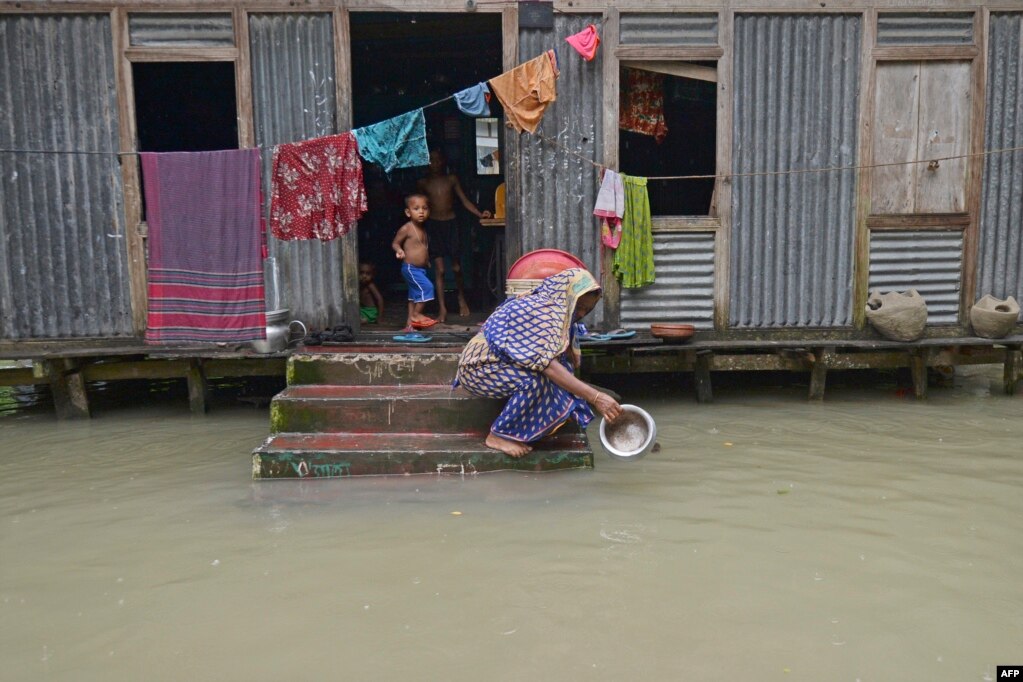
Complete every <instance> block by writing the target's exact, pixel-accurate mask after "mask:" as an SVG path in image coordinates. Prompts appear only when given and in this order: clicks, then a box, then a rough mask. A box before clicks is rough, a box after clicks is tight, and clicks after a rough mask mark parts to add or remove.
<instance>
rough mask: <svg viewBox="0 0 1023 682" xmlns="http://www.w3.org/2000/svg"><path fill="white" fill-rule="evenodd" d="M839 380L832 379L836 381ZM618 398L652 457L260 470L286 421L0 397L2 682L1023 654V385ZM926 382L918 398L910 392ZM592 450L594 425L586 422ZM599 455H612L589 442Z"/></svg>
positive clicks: (588, 671) (813, 670) (892, 669)
mask: <svg viewBox="0 0 1023 682" xmlns="http://www.w3.org/2000/svg"><path fill="white" fill-rule="evenodd" d="M829 380H830V377H829ZM754 381H756V382H757V383H756V384H755V385H752V386H750V385H744V382H743V381H742V380H736V381H733V382H731V383H730V384H729V385H727V386H723V387H721V388H718V389H717V392H716V395H715V399H716V402H715V403H713V404H710V405H698V404H696V403H695V401H694V400H693V399H692V392H691V390H688V389H687V390H686V391H685V392H683V393H681V394H679V393H673V392H672V391H671V390H670V387H669V386H667V385H666V384H669V383H670V381H667V380H662V381H661V383H660V384H659V385H658V386H654V387H651V386H650V385H649V383H648V380H644V381H641V382H637V383H636V384H634V385H632V386H629V385H624V386H620V387H616V388H619V390H620V391H621V392H622V393H623V394H624V395H625V398H626V399H628V401H629V402H635V403H638V404H640V405H642V406H644V407H645V408H647V409H648V411H649V412H651V414H653V416H654V418H655V419H656V421H657V424H658V429H659V435H658V441H659V442H660V444H661V449H660V451H659V452H657V453H654V454H650V455H648V456H647V457H646V458H645V459H643V460H640V461H638V462H619V461H614V460H611V459H610V458H608V457H607V456H606V455H605V454H603V453H602V452H598V453H597V456H596V464H597V466H596V468H595V469H594V470H592V471H581V472H580V471H574V472H559V473H551V474H540V475H534V474H530V475H525V474H514V473H503V474H484V475H480V476H476V477H466V478H458V477H448V478H436V477H430V476H424V477H411V478H397V479H395V478H388V479H363V480H329V481H302V482H299V481H276V482H258V483H257V482H253V481H252V480H251V478H250V476H251V468H250V457H249V453H250V451H251V449H252V448H253V447H254V446H255V445H257V444H258V443H259V442H260V441H262V439H263V438H264V437H265V436H266V434H267V428H268V413H267V410H266V409H265V407H264V408H255V407H253V406H251V405H248V404H245V403H240V402H238V401H236V400H235V401H232V400H223V401H221V403H220V404H217V405H215V406H214V410H213V412H212V413H211V414H210V415H208V416H206V417H193V416H191V415H190V414H189V412H188V404H187V400H186V399H185V398H184V396H183V394H181V393H179V394H178V395H170V394H167V395H161V394H159V393H150V394H148V395H147V397H146V398H145V399H144V400H140V399H138V398H137V397H135V398H131V399H124V400H120V402H118V400H116V399H115V398H116V391H114V390H113V389H110V391H109V395H108V396H107V403H106V404H103V405H100V404H97V407H96V410H95V412H96V414H95V416H94V418H93V419H92V420H90V421H84V422H73V423H68V422H57V421H56V420H55V418H54V417H53V415H52V412H51V411H50V409H49V408H48V407H47V406H45V405H36V406H32V405H31V402H32V401H31V400H25V399H24V397H22V402H17V401H13V400H12V399H11V398H10V395H9V394H8V397H7V399H6V400H5V401H3V402H5V403H6V404H7V407H6V409H0V449H2V459H0V462H2V465H3V466H2V477H0V679H5V680H75V681H81V680H322V679H347V680H442V679H443V680H467V681H468V680H472V681H478V680H727V679H749V680H786V681H788V680H814V681H820V680H827V681H832V680H848V681H849V682H854V681H855V680H860V681H862V682H873V681H878V680H881V681H887V680H898V681H900V682H901V681H907V680H908V681H914V680H920V681H928V682H930V681H933V680H948V681H955V682H958V681H961V680H994V679H996V678H995V666H997V665H1000V664H1001V665H1005V664H1019V663H1023V577H1021V576H1023V494H1021V492H1023V396H1020V395H1017V396H1015V397H1007V396H1005V395H1003V394H1002V393H1001V374H1000V369H997V368H996V369H992V368H966V369H960V371H959V374H958V375H957V377H956V379H955V385H954V387H951V388H942V389H932V391H931V394H930V397H929V398H928V400H926V401H915V400H913V399H912V397H909V396H907V391H906V390H905V387H904V385H900V383H899V381H904V380H903V379H898V380H896V379H894V378H893V379H891V380H890V381H889V380H887V379H886V378H885V377H881V378H880V379H879V380H878V381H879V382H880V383H874V382H875V380H874V379H871V381H870V382H868V383H870V385H864V386H857V385H855V384H854V383H848V384H846V385H840V386H836V387H831V386H829V391H828V397H827V400H826V401H825V402H824V403H820V404H812V403H808V402H807V401H806V400H805V390H806V386H805V383H803V384H798V383H793V380H792V379H791V378H786V379H784V380H779V381H777V382H773V381H772V380H769V379H768V380H755V379H753V380H751V381H750V383H753V382H754ZM909 393H910V395H911V392H909ZM591 437H592V432H591ZM597 447H599V445H598V446H597Z"/></svg>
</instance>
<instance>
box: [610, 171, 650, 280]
mask: <svg viewBox="0 0 1023 682" xmlns="http://www.w3.org/2000/svg"><path fill="white" fill-rule="evenodd" d="M621 177H622V184H623V185H624V187H625V215H624V216H622V241H621V243H620V244H618V248H617V249H615V259H614V263H613V264H612V265H611V272H613V273H614V274H615V277H617V278H618V280H619V281H620V282H621V283H622V286H623V287H625V288H626V289H635V288H637V287H645V286H646V285H648V284H653V283H654V233H653V221H652V220H651V218H650V197H649V196H648V195H647V191H646V178H637V177H633V176H631V175H625V174H624V173H622V174H621Z"/></svg>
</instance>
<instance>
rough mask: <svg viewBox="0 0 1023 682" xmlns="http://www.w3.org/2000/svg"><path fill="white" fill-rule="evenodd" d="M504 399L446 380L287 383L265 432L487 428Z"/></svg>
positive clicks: (476, 431)
mask: <svg viewBox="0 0 1023 682" xmlns="http://www.w3.org/2000/svg"><path fill="white" fill-rule="evenodd" d="M504 403H505V401H504V400H491V399H487V398H477V397H475V396H471V395H469V394H468V393H466V392H465V391H463V390H461V389H456V390H453V389H452V388H451V387H450V386H448V385H443V386H437V385H412V386H325V385H309V386H303V385H299V386H289V387H288V388H286V389H285V390H284V391H282V392H281V393H278V394H277V395H276V396H275V397H274V399H273V402H272V403H271V404H270V433H343V432H347V433H409V432H411V433H472V434H486V433H487V432H488V431H489V430H490V424H491V423H492V422H493V421H494V419H495V418H496V417H497V415H498V414H499V413H500V412H501V409H502V408H503V407H504Z"/></svg>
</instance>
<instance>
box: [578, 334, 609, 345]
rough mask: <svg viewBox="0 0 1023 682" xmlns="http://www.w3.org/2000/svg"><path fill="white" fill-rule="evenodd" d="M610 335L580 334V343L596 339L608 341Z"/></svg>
mask: <svg viewBox="0 0 1023 682" xmlns="http://www.w3.org/2000/svg"><path fill="white" fill-rule="evenodd" d="M610 340H611V337H610V336H609V335H607V334H587V335H586V336H580V337H579V342H580V343H587V342H597V341H610Z"/></svg>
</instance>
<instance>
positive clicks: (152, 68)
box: [132, 62, 238, 220]
mask: <svg viewBox="0 0 1023 682" xmlns="http://www.w3.org/2000/svg"><path fill="white" fill-rule="evenodd" d="M132 82H133V85H134V90H135V126H136V129H137V131H138V150H139V151H141V152H206V151H217V150H221V149H237V148H238V113H237V107H236V105H235V87H234V85H235V83H234V64H233V63H232V62H138V63H135V64H132ZM141 172H142V170H141V165H140V168H139V173H140V177H141ZM140 195H141V196H140V198H141V200H142V219H143V220H145V211H146V206H145V192H141V193H140Z"/></svg>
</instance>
